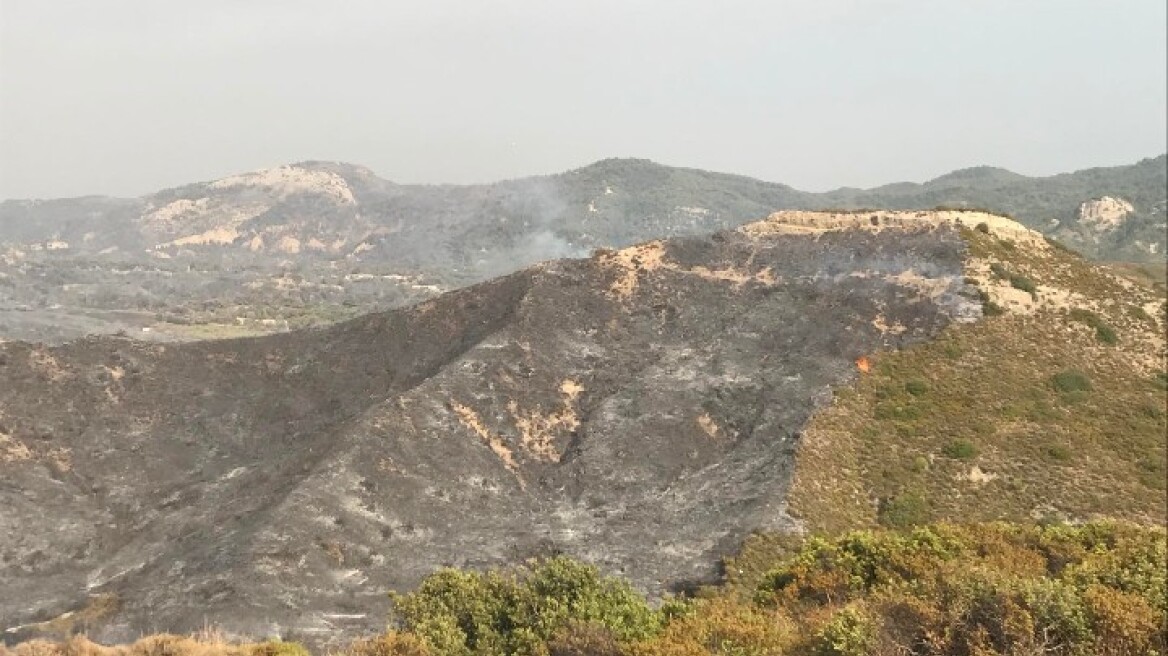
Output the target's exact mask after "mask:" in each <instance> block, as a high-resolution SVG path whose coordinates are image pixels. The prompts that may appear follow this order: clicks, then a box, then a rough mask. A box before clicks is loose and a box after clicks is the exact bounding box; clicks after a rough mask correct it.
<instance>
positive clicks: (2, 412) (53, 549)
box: [0, 229, 969, 644]
mask: <svg viewBox="0 0 1168 656" xmlns="http://www.w3.org/2000/svg"><path fill="white" fill-rule="evenodd" d="M662 248H663V249H664V255H663V260H662V262H664V264H663V265H662V264H661V262H658V263H656V264H654V263H653V262H652V261H643V262H639V263H637V264H634V265H633V266H632V267H631V268H627V269H626V268H622V267H621V266H617V265H615V264H614V263H613V261H612V260H611V258H609V259H606V257H605V256H603V255H602V256H598V257H596V258H593V259H591V260H567V261H560V262H554V263H550V264H547V265H543V266H540V267H537V268H534V269H529V270H526V271H523V272H520V273H516V274H513V275H510V276H507V277H505V278H500V279H497V280H494V281H491V282H488V283H484V284H480V285H477V286H474V287H470V288H467V289H464V290H461V291H458V292H454V293H450V294H446V295H444V296H441V297H439V298H437V299H436V300H434V301H431V302H428V303H425V304H422V305H419V306H415V307H412V308H408V309H403V310H398V311H392V312H388V313H383V314H376V315H370V316H366V317H362V318H359V319H356V320H352V321H349V322H346V323H342V324H338V325H335V326H332V327H329V328H327V329H320V330H312V331H301V332H292V333H287V334H282V335H278V336H272V337H265V338H255V339H243V340H232V341H220V342H203V343H189V344H182V345H165V346H164V345H159V344H144V343H139V342H135V341H131V340H126V339H119V338H101V339H87V340H83V341H79V342H74V343H71V344H68V345H65V346H62V347H57V348H48V347H42V346H35V345H29V344H24V343H8V344H4V345H2V346H0V362H3V365H0V424H2V425H3V432H0V440H4V441H2V442H0V474H2V476H0V508H3V513H0V589H3V590H4V593H3V594H2V595H0V618H3V623H2V624H3V625H2V626H0V631H3V630H5V629H7V628H10V627H16V626H18V625H25V624H30V623H34V622H40V621H45V620H49V619H52V618H54V617H57V616H58V615H60V614H61V613H64V612H67V611H71V610H75V609H78V608H81V607H83V606H84V605H85V604H86V603H87V600H88V599H90V598H92V596H94V595H108V596H110V598H112V597H116V598H117V599H119V600H121V602H120V604H118V605H117V607H116V610H114V611H111V612H110V613H108V614H105V615H103V616H101V617H95V618H93V619H92V621H91V623H90V625H88V626H87V627H86V628H88V630H89V632H90V634H91V635H92V636H94V637H95V638H97V639H103V640H125V639H130V638H133V637H135V636H137V635H139V633H140V632H142V631H149V630H159V629H166V630H170V631H179V632H182V631H188V630H192V629H196V628H199V627H201V626H203V625H204V623H210V624H213V625H217V626H220V627H222V628H223V629H224V630H226V631H229V632H233V631H234V632H243V633H247V634H252V635H263V634H269V633H277V634H283V635H285V636H293V637H299V638H301V639H304V640H306V641H308V642H310V643H318V644H319V643H320V641H322V640H324V639H325V636H327V637H328V639H330V640H345V639H347V638H348V637H351V636H352V635H353V634H354V633H357V632H363V631H368V630H371V629H379V628H382V627H383V626H384V623H385V617H386V615H385V612H386V609H387V599H386V597H385V591H386V590H388V589H391V588H395V589H408V588H410V587H411V586H413V585H415V584H416V583H417V582H418V581H420V580H421V579H422V578H423V577H424V576H425V575H427V574H429V573H430V572H432V571H433V570H434V569H435V568H437V567H440V566H444V565H453V566H460V567H483V566H488V565H496V564H501V563H504V562H507V561H513V560H515V559H518V558H523V557H526V556H530V555H539V554H544V555H546V554H549V553H565V554H570V555H572V556H575V557H579V558H582V559H585V560H587V561H590V562H593V563H595V564H597V565H598V566H599V567H600V568H601V569H602V570H603V571H605V572H608V573H613V574H623V575H625V576H627V577H629V578H630V579H631V581H632V582H633V583H634V584H635V585H636V586H638V587H639V588H641V589H642V590H644V591H646V592H648V593H650V594H659V593H660V592H662V591H664V590H667V589H669V588H670V587H671V586H674V585H675V584H679V583H684V582H693V581H700V580H703V579H707V578H709V577H712V576H713V575H714V574H715V570H716V563H717V562H718V558H719V557H720V556H722V555H724V554H726V553H728V552H730V551H731V550H733V549H735V548H736V547H737V545H738V544H739V543H740V542H741V540H742V539H743V538H744V537H745V536H746V535H747V534H748V533H749V532H750V531H753V530H756V529H768V530H778V531H785V530H786V531H789V530H792V529H793V528H795V526H794V525H793V522H792V520H791V519H790V518H789V517H788V516H787V515H786V512H785V495H786V491H787V488H788V485H789V482H790V475H791V471H792V466H793V456H794V454H795V451H796V448H797V446H798V434H799V431H800V430H801V428H802V426H803V425H804V423H805V422H806V421H807V419H808V417H809V416H810V414H811V413H812V411H813V410H814V409H815V408H816V407H817V406H818V405H820V404H823V403H825V402H827V401H828V400H830V398H831V393H832V389H833V387H835V386H838V385H841V384H843V383H845V382H847V381H848V380H849V379H850V378H851V377H852V376H854V375H855V374H854V371H855V366H854V361H855V359H856V358H858V357H859V356H861V355H864V354H866V353H871V352H873V351H876V350H879V349H884V348H891V347H899V346H903V345H906V344H909V343H913V342H917V341H920V340H923V339H927V338H929V337H931V336H933V335H935V334H936V333H937V332H938V331H940V330H941V329H942V328H944V327H945V326H946V325H947V324H948V323H950V321H951V320H952V318H953V317H955V316H959V315H965V314H967V313H968V312H969V307H968V306H969V302H968V301H966V300H964V298H963V296H962V295H961V292H962V291H963V287H964V283H962V278H961V275H962V269H961V267H962V257H963V248H964V246H963V242H962V241H961V240H960V238H959V237H958V235H956V234H955V233H953V232H952V231H950V230H947V229H937V230H931V231H920V232H900V231H885V232H881V233H878V234H875V235H872V234H857V233H827V234H823V235H819V236H817V237H815V236H784V237H773V238H767V239H752V238H749V237H747V236H745V235H742V234H739V233H723V234H722V235H720V236H719V237H718V238H717V239H684V240H679V241H674V242H666V243H665V244H664V245H663V246H662ZM909 271H911V272H913V273H914V274H915V275H917V276H923V277H924V278H927V279H941V280H942V281H948V282H947V283H946V284H948V287H947V290H948V291H946V292H945V293H943V294H940V295H935V294H934V295H929V294H925V293H922V291H921V290H920V289H918V288H914V287H912V286H909V285H906V284H904V283H902V282H899V280H901V279H898V278H895V276H898V275H900V274H904V273H905V272H909ZM622 281H623V283H625V284H626V287H623V288H622V289H623V290H624V292H622V293H617V291H615V290H616V289H617V283H618V282H622ZM629 285H631V287H629ZM942 287H945V285H944V284H943V285H942ZM881 326H898V327H903V330H900V329H899V328H898V330H895V331H888V330H886V329H884V328H881ZM30 631H31V629H24V630H20V631H15V632H12V633H8V634H5V639H19V638H21V637H23V636H27V635H29V632H30Z"/></svg>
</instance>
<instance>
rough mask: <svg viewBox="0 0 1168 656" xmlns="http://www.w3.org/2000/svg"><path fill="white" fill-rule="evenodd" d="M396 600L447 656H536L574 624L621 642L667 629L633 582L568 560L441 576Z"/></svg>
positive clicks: (405, 620)
mask: <svg viewBox="0 0 1168 656" xmlns="http://www.w3.org/2000/svg"><path fill="white" fill-rule="evenodd" d="M392 598H393V601H394V611H395V613H396V614H397V616H398V617H399V618H400V620H401V622H402V624H403V625H404V627H405V628H406V629H408V630H409V631H412V632H414V633H416V634H418V635H419V636H421V638H422V639H423V640H424V641H425V642H426V644H427V646H429V647H430V649H431V650H432V651H434V652H436V653H439V654H443V655H446V654H451V655H459V654H466V655H469V654H475V655H476V656H477V655H478V654H526V653H531V652H532V650H537V651H538V647H539V646H542V645H544V644H545V643H546V642H547V641H548V640H549V639H551V638H552V636H553V635H555V634H556V633H557V632H558V631H560V630H561V629H563V628H564V627H565V626H566V625H568V624H569V623H572V622H583V623H587V624H590V625H593V626H595V627H600V628H604V629H605V630H607V631H609V632H611V634H612V636H613V637H614V638H615V639H617V640H622V641H628V640H636V639H640V638H645V637H647V636H650V635H652V634H654V633H655V632H656V631H657V630H658V629H659V628H660V624H661V619H660V617H659V615H658V614H656V613H654V612H653V610H652V609H650V608H649V605H648V604H647V603H646V601H645V599H644V598H643V597H641V595H639V594H637V592H635V591H634V590H633V588H632V587H631V586H630V585H629V584H628V582H626V581H623V580H620V579H615V578H610V577H603V576H601V575H600V573H599V571H598V570H597V569H596V568H595V567H592V566H591V565H585V564H583V563H580V562H577V561H574V560H572V559H570V558H565V557H556V558H552V559H549V560H545V561H542V562H538V563H535V564H533V565H531V566H528V567H516V568H511V569H507V570H495V571H490V572H486V573H479V572H462V571H459V570H453V569H447V570H441V571H439V572H437V573H435V574H432V575H430V576H429V577H427V578H426V579H425V580H424V581H423V582H422V585H421V586H420V587H419V588H418V589H417V590H416V591H414V592H412V593H410V594H407V595H396V594H395V595H393V596H392Z"/></svg>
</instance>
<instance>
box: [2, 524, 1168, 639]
mask: <svg viewBox="0 0 1168 656" xmlns="http://www.w3.org/2000/svg"><path fill="white" fill-rule="evenodd" d="M1165 550H1166V540H1165V533H1164V531H1163V530H1161V529H1151V528H1140V527H1137V526H1132V525H1125V524H1114V523H1089V524H1084V525H1080V526H1068V525H1047V526H1022V525H1016V524H1002V523H993V524H968V525H954V524H934V525H929V526H923V527H918V528H915V529H911V530H876V531H851V532H847V533H844V534H842V535H839V536H837V537H833V538H811V539H807V540H804V541H801V542H797V541H795V540H792V539H791V538H789V537H786V538H784V537H781V536H766V535H760V536H756V537H754V538H752V539H751V540H750V541H748V542H747V545H746V547H745V549H744V550H743V552H742V553H741V554H739V555H738V556H736V557H734V558H731V559H729V560H728V561H727V562H726V571H727V577H726V579H725V580H724V582H723V583H722V584H721V585H719V586H716V587H711V588H706V589H703V590H701V591H699V592H698V594H696V595H694V596H691V597H686V598H672V599H668V600H666V601H665V602H664V603H663V604H661V605H660V606H659V607H657V608H654V607H652V606H650V604H649V603H648V602H647V600H646V599H645V598H643V597H641V596H640V595H638V594H637V593H636V592H634V591H633V589H632V588H631V587H630V586H629V585H628V583H626V582H624V581H622V580H620V579H617V578H611V577H605V576H602V575H600V573H599V572H598V571H597V570H596V569H595V568H594V567H591V566H588V565H584V564H581V563H579V562H576V561H573V560H571V559H568V558H563V557H555V558H551V559H547V560H541V561H531V562H529V563H528V564H526V565H523V566H517V567H512V568H507V569H500V570H491V571H486V572H472V571H460V570H454V569H448V570H443V571H439V572H437V573H435V574H433V575H431V576H430V577H428V578H427V579H426V580H425V581H424V582H423V583H422V585H421V586H420V587H419V588H418V589H417V590H415V591H413V592H410V593H408V594H403V595H396V594H395V595H394V597H395V611H394V615H393V618H392V624H393V626H394V627H395V628H394V629H393V630H391V631H389V632H387V633H385V634H383V635H380V636H377V637H372V638H367V639H363V640H360V641H358V642H356V643H353V644H352V645H350V646H349V647H348V648H345V649H340V650H334V651H333V652H332V653H334V654H343V655H344V656H428V655H434V656H438V655H442V656H510V655H516V656H691V655H692V656H700V655H723V656H782V655H791V656H826V655H831V656H899V655H904V654H920V655H926V654H928V655H936V656H968V655H972V654H977V655H981V656H993V655H997V654H1001V655H1003V656H1004V655H1007V654H1009V655H1029V654H1033V655H1035V656H1038V655H1039V654H1050V655H1055V656H1088V655H1100V656H1111V655H1115V656H1119V655H1129V656H1136V655H1141V656H1142V655H1147V656H1152V655H1154V654H1159V653H1163V650H1164V649H1165V647H1166V646H1168V645H1166V642H1165V634H1164V629H1165V628H1166V627H1165V625H1164V618H1165V613H1166V611H1168V607H1166V604H1165V595H1166V593H1168V589H1166V581H1165V572H1166V571H1168V562H1166V559H1165V555H1166V551H1165ZM11 651H12V653H13V654H14V656H299V655H300V654H303V653H304V650H303V648H302V647H300V646H299V645H298V644H296V643H281V642H265V643H260V644H231V643H228V642H225V641H224V640H223V639H221V638H218V639H216V638H214V637H212V638H207V637H204V638H203V639H201V640H198V639H187V638H182V637H177V636H165V635H163V636H152V637H148V638H143V639H141V640H139V641H138V642H136V643H134V644H132V645H128V646H124V647H112V648H111V647H101V646H98V645H95V644H93V643H91V642H89V641H88V640H86V639H85V638H83V637H75V638H72V639H69V640H67V641H64V642H51V641H46V640H39V641H33V642H29V643H24V644H21V645H17V646H16V647H14V648H13V649H12V650H11ZM0 654H4V655H5V656H7V655H6V654H5V651H4V649H3V648H2V647H0Z"/></svg>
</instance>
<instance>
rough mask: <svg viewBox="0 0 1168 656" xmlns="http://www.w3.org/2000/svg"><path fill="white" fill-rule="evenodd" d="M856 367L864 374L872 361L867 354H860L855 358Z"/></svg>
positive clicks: (870, 366)
mask: <svg viewBox="0 0 1168 656" xmlns="http://www.w3.org/2000/svg"><path fill="white" fill-rule="evenodd" d="M856 368H857V369H859V370H860V373H864V374H866V373H868V372H869V371H871V370H872V361H871V360H869V359H868V356H866V355H861V356H860V357H858V358H856Z"/></svg>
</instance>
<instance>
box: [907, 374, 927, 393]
mask: <svg viewBox="0 0 1168 656" xmlns="http://www.w3.org/2000/svg"><path fill="white" fill-rule="evenodd" d="M904 391H906V392H908V393H909V394H912V395H913V396H920V395H922V394H924V393H925V392H928V391H929V384H928V383H926V382H925V381H923V380H921V379H919V378H914V379H912V380H910V381H908V382H906V383H905V384H904Z"/></svg>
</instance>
